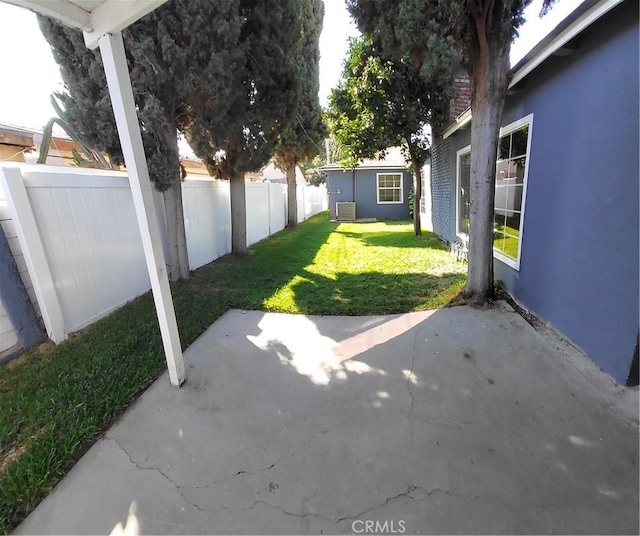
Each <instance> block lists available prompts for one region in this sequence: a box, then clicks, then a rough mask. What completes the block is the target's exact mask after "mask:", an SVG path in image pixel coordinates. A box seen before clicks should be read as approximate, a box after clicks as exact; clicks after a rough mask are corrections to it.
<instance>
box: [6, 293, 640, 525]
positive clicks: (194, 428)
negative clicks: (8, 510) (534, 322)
mask: <svg viewBox="0 0 640 536" xmlns="http://www.w3.org/2000/svg"><path fill="white" fill-rule="evenodd" d="M186 358H187V363H188V369H189V373H188V381H187V383H186V384H185V386H184V387H183V388H182V389H175V388H172V387H171V386H170V385H169V384H168V382H167V380H166V378H165V377H162V378H160V380H159V381H157V382H156V383H155V384H154V385H153V386H152V387H151V388H150V389H149V390H148V391H147V392H146V393H145V394H144V395H143V396H142V397H141V398H140V399H139V400H138V402H137V403H136V404H134V405H133V406H132V407H131V408H130V410H129V411H128V412H127V413H126V414H125V415H124V416H123V418H122V419H121V420H120V421H119V422H118V423H117V424H116V425H115V426H113V427H112V428H111V429H110V430H109V431H108V432H107V433H106V435H105V437H104V438H103V439H101V440H100V441H98V442H97V443H96V445H95V446H94V447H93V448H91V450H89V452H88V453H87V454H86V455H85V456H84V458H83V459H82V460H81V461H80V462H79V463H78V464H77V465H76V467H75V468H74V469H73V470H72V471H71V473H70V474H69V475H68V477H67V478H66V479H65V480H63V482H62V483H61V484H60V485H59V486H58V487H57V489H56V490H55V491H54V492H53V493H52V494H51V495H50V496H49V498H48V499H46V500H45V501H44V502H43V503H42V504H41V505H40V506H39V507H38V508H37V509H36V511H35V512H34V513H33V514H32V515H31V516H30V517H29V518H28V519H27V520H26V522H25V523H23V524H22V525H21V526H20V527H19V529H18V531H17V533H20V534H24V533H61V532H64V533H106V532H110V531H111V530H112V529H113V528H114V527H117V525H118V524H120V526H119V527H118V528H122V525H124V524H125V523H127V515H128V513H130V514H131V515H130V516H129V520H128V523H129V525H127V529H131V528H132V526H133V525H137V527H138V529H139V530H140V532H142V533H190V534H198V533H296V534H301V533H315V534H319V533H322V532H323V533H329V534H337V533H351V532H359V531H360V528H362V529H363V531H364V528H365V527H366V526H367V525H366V523H374V525H371V526H374V527H375V526H376V525H375V523H378V525H377V526H378V527H383V526H384V527H385V528H383V529H382V530H381V531H379V532H386V533H390V532H393V531H394V530H395V532H396V533H399V532H402V533H406V534H415V533H438V534H445V533H448V534H452V533H467V534H479V533H493V534H500V533H503V534H504V533H509V534H516V533H523V534H524V533H527V534H531V533H552V532H553V533H584V532H589V533H601V534H607V533H616V534H621V533H629V534H637V532H638V517H637V511H638V480H637V466H638V442H637V433H638V431H637V422H635V423H634V422H632V421H631V420H629V419H628V418H625V417H624V416H623V415H622V414H621V413H619V412H618V411H616V409H615V407H613V403H614V402H615V398H616V396H617V395H616V393H617V391H616V389H615V388H614V386H613V385H612V384H610V383H609V382H608V381H607V380H606V378H604V377H603V376H601V375H599V374H597V373H591V372H584V371H581V372H580V371H578V370H577V368H576V365H575V363H573V362H571V361H570V360H568V359H567V358H566V357H563V356H560V355H559V354H558V352H557V350H555V349H553V348H552V347H551V346H550V345H549V344H548V343H547V342H546V341H545V340H544V339H543V338H542V337H541V336H540V335H539V334H538V333H537V332H536V331H534V330H533V328H531V327H530V326H529V325H528V324H527V323H526V322H525V321H524V320H523V319H522V318H521V317H520V316H519V315H518V314H516V313H515V312H513V311H512V310H511V309H510V307H509V306H507V305H505V304H500V305H499V307H497V308H495V309H492V310H487V311H478V310H474V309H471V308H467V307H452V308H446V309H442V310H439V311H435V312H433V311H425V312H416V313H408V314H405V315H391V316H377V317H315V316H307V317H305V316H291V315H283V314H272V313H262V312H254V311H238V310H233V311H229V312H227V313H226V314H225V315H223V316H222V317H221V318H220V319H219V320H218V321H217V322H216V323H215V324H213V325H212V326H211V327H210V328H209V329H208V330H207V331H206V332H205V333H204V334H203V335H202V336H201V337H200V338H199V339H198V340H197V341H196V342H195V343H194V344H192V345H191V347H190V348H189V349H188V350H187V352H186ZM594 384H597V389H595V388H594ZM595 392H597V393H599V394H598V395H596V394H595ZM636 418H637V415H636Z"/></svg>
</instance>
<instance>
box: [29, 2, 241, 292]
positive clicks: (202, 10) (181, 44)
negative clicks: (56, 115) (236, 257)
mask: <svg viewBox="0 0 640 536" xmlns="http://www.w3.org/2000/svg"><path fill="white" fill-rule="evenodd" d="M237 3H238V2H237V0H219V1H218V0H217V1H216V2H210V1H208V0H173V1H172V2H168V3H166V4H164V5H162V6H161V7H160V8H158V9H157V10H155V11H153V12H152V13H150V14H149V15H147V16H145V17H143V18H142V19H141V20H139V21H137V22H136V23H134V24H133V25H132V26H130V27H129V28H127V30H125V31H124V32H123V38H124V42H125V49H126V52H127V61H128V63H129V70H130V73H131V82H132V86H133V91H134V96H135V100H136V105H137V108H138V118H139V121H140V125H141V131H142V138H143V144H144V147H145V153H146V157H147V163H148V166H149V175H150V178H151V180H152V182H153V184H154V186H155V188H156V189H157V190H158V191H160V192H164V200H165V213H166V217H167V231H168V232H167V234H168V241H169V262H170V266H169V268H170V274H171V279H172V280H174V281H175V280H178V279H186V278H188V277H189V262H188V256H187V246H186V238H185V229H184V216H183V210H182V192H181V186H180V180H181V176H180V159H179V152H178V144H177V136H178V133H179V132H182V131H184V128H185V126H186V124H187V122H188V111H189V109H190V108H191V106H192V102H194V101H196V102H197V101H200V100H203V99H204V100H207V102H208V105H209V106H211V107H212V108H223V107H224V106H225V104H226V97H227V96H228V88H229V84H228V81H227V70H226V65H227V64H228V63H229V62H230V61H232V58H233V57H235V56H236V55H237V54H238V51H237V50H236V47H235V44H236V42H237V40H238V36H239V34H240V28H241V24H242V21H241V20H240V18H239V14H238V10H237ZM39 22H40V28H41V30H42V32H43V34H44V36H45V38H46V39H47V41H48V42H49V43H50V45H51V47H52V50H53V54H54V58H55V59H56V61H57V62H58V64H59V65H60V72H61V75H62V79H63V81H64V83H65V91H64V92H62V93H61V94H60V95H58V96H59V98H60V99H61V101H62V102H63V103H64V105H65V115H66V117H65V118H64V119H65V120H66V121H67V122H68V123H70V124H71V125H72V127H73V128H74V130H75V131H77V132H78V134H79V137H80V138H81V139H82V140H83V141H85V142H86V143H87V144H88V145H91V146H92V147H94V148H96V149H98V150H103V151H106V152H107V153H108V154H109V156H110V157H111V159H112V160H113V161H115V162H117V163H119V162H122V153H121V148H120V142H119V138H118V134H117V130H116V126H115V119H114V116H113V110H112V108H111V102H110V98H109V94H108V91H107V85H106V78H105V75H104V69H103V66H102V61H101V59H100V54H99V53H98V52H97V51H91V50H89V49H87V48H86V46H85V44H84V41H83V37H82V33H81V32H80V31H78V30H73V29H70V28H67V27H65V26H62V25H60V24H58V23H56V22H54V21H52V20H50V19H48V18H46V17H39Z"/></svg>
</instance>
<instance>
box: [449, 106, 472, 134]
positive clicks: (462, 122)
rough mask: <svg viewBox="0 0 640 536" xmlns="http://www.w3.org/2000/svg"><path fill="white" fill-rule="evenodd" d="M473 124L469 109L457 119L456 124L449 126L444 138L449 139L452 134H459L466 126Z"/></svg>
mask: <svg viewBox="0 0 640 536" xmlns="http://www.w3.org/2000/svg"><path fill="white" fill-rule="evenodd" d="M469 123H471V108H467V109H466V110H465V111H464V112H462V113H461V114H460V115H459V116H458V117H456V118H455V120H454V122H453V123H452V124H451V125H450V126H449V128H448V129H447V130H445V131H444V134H443V135H442V137H443V138H444V139H447V138H448V137H449V136H451V134H453V133H454V132H457V131H458V130H460V129H461V128H464V127H465V126H466V125H468V124H469Z"/></svg>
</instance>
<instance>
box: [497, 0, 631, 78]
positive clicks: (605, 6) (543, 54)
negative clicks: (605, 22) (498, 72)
mask: <svg viewBox="0 0 640 536" xmlns="http://www.w3.org/2000/svg"><path fill="white" fill-rule="evenodd" d="M623 1H624V0H601V1H599V2H585V3H584V4H583V5H582V6H580V7H581V8H582V9H583V10H584V9H586V10H585V11H584V12H581V11H582V10H581V9H580V7H579V8H578V9H577V10H576V11H574V13H572V14H571V15H569V17H567V19H565V21H566V22H569V24H568V25H567V24H566V22H565V23H564V24H563V23H560V24H559V25H558V27H557V28H556V29H555V30H554V31H553V32H551V33H550V34H549V35H548V36H547V37H546V38H545V39H543V40H542V41H541V42H540V43H539V44H538V45H537V46H536V47H534V48H533V49H532V50H531V52H529V54H527V55H526V56H525V57H524V58H523V59H522V60H521V61H519V62H518V63H517V64H516V65H515V66H514V68H513V69H512V73H513V74H512V77H511V83H510V84H509V89H511V88H512V87H513V86H515V85H516V84H517V83H518V82H520V81H521V80H522V79H523V78H524V77H526V76H527V75H528V74H529V73H530V72H531V71H533V70H534V69H535V68H536V67H538V65H540V64H541V63H542V62H544V61H545V60H546V59H547V58H548V57H549V56H551V55H552V54H554V53H556V52H557V51H559V50H560V49H561V48H563V47H564V45H566V44H567V43H568V42H569V41H570V40H571V39H573V38H574V37H575V36H577V35H578V34H580V33H581V32H582V31H584V30H585V29H586V28H588V27H589V26H591V25H592V24H593V23H594V22H595V21H597V20H598V19H599V18H600V17H602V16H603V15H604V14H605V13H607V12H609V11H611V9H613V8H614V7H616V6H617V5H618V4H620V3H622V2H623ZM589 6H590V7H589ZM573 17H575V19H574V20H571V19H572V18H573ZM565 26H566V27H565Z"/></svg>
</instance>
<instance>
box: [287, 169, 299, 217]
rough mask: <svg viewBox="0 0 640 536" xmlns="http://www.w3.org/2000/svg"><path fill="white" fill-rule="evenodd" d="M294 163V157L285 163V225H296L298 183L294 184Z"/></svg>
mask: <svg viewBox="0 0 640 536" xmlns="http://www.w3.org/2000/svg"><path fill="white" fill-rule="evenodd" d="M296 164H297V159H296V158H294V159H293V160H291V161H290V162H288V163H287V165H286V168H287V169H286V174H287V207H288V208H287V227H295V226H296V225H298V185H297V184H296Z"/></svg>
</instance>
